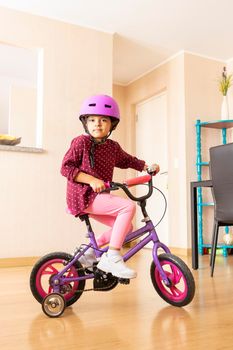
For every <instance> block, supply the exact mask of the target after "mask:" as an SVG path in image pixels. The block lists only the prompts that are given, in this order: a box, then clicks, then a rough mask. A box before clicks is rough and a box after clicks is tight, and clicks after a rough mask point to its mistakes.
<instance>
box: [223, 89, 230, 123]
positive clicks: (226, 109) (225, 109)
mask: <svg viewBox="0 0 233 350" xmlns="http://www.w3.org/2000/svg"><path fill="white" fill-rule="evenodd" d="M221 119H222V120H227V119H229V105H228V98H227V95H226V96H223V100H222V107H221Z"/></svg>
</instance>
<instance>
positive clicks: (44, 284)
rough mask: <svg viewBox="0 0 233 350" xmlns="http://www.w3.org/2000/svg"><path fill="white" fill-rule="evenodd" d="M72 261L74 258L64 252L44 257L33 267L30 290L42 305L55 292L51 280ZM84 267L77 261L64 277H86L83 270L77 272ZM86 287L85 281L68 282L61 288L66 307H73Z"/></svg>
mask: <svg viewBox="0 0 233 350" xmlns="http://www.w3.org/2000/svg"><path fill="white" fill-rule="evenodd" d="M71 259H72V256H71V255H70V254H67V253H63V252H55V253H50V254H47V255H45V256H43V257H42V258H41V259H40V260H39V261H38V262H37V263H36V264H35V265H34V267H33V269H32V271H31V275H30V288H31V292H32V294H33V296H34V297H35V299H36V300H37V301H38V302H39V303H42V302H43V300H44V298H45V297H46V296H47V295H48V294H50V293H52V292H53V288H52V286H51V285H50V279H51V277H52V276H53V275H56V274H57V273H58V272H59V271H60V270H62V269H64V266H65V265H66V263H67V262H69V261H70V260H71ZM81 267H82V265H81V264H80V262H79V261H76V263H75V265H72V266H71V267H70V268H69V269H68V270H67V271H66V272H65V273H64V275H65V276H66V277H69V278H77V277H80V276H84V275H85V273H84V271H83V270H77V269H79V268H81ZM84 287H85V280H81V281H73V282H67V283H65V284H64V285H62V286H60V291H59V292H60V293H61V294H62V295H63V296H64V299H65V301H66V306H70V305H72V304H73V303H74V302H76V301H77V300H78V299H79V298H80V297H81V295H82V293H83V289H84Z"/></svg>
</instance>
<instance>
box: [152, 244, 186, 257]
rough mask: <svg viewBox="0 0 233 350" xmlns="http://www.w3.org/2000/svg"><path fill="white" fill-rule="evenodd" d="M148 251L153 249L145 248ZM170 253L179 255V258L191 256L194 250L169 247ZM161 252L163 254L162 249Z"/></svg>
mask: <svg viewBox="0 0 233 350" xmlns="http://www.w3.org/2000/svg"><path fill="white" fill-rule="evenodd" d="M145 248H148V249H152V248H150V247H147V246H146V247H145ZM169 249H170V251H171V253H172V254H174V255H177V256H191V254H192V250H191V248H177V247H169ZM161 252H163V250H162V249H161Z"/></svg>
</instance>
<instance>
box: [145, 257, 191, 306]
mask: <svg viewBox="0 0 233 350" xmlns="http://www.w3.org/2000/svg"><path fill="white" fill-rule="evenodd" d="M158 258H159V262H160V264H161V266H162V269H163V270H164V272H165V274H166V276H167V278H168V280H169V282H170V283H169V285H168V286H167V285H166V284H165V283H164V281H163V279H162V277H161V275H160V273H159V270H158V268H157V266H156V265H155V263H154V261H152V263H151V269H150V274H151V280H152V283H153V286H154V288H155V290H156V292H157V293H158V294H159V296H160V297H161V298H163V299H164V300H165V301H166V302H167V303H169V304H171V305H173V306H179V307H181V306H185V305H187V304H189V303H190V302H191V301H192V299H193V297H194V294H195V282H194V278H193V275H192V273H191V271H190V270H189V268H188V266H187V265H186V264H185V263H184V261H183V260H181V259H180V258H179V257H177V256H175V255H173V254H167V253H165V254H161V255H159V257H158Z"/></svg>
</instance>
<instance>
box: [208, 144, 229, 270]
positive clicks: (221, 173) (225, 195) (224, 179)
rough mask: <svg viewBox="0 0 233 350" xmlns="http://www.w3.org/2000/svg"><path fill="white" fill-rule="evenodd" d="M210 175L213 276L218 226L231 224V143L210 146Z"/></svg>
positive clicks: (211, 261)
mask: <svg viewBox="0 0 233 350" xmlns="http://www.w3.org/2000/svg"><path fill="white" fill-rule="evenodd" d="M210 177H211V179H212V185H213V187H212V194H213V199H214V204H215V208H214V228H213V238H212V247H211V257H210V266H211V277H213V274H214V264H215V257H216V248H217V242H218V231H219V227H220V226H233V143H228V144H226V145H220V146H216V147H211V148H210Z"/></svg>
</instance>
